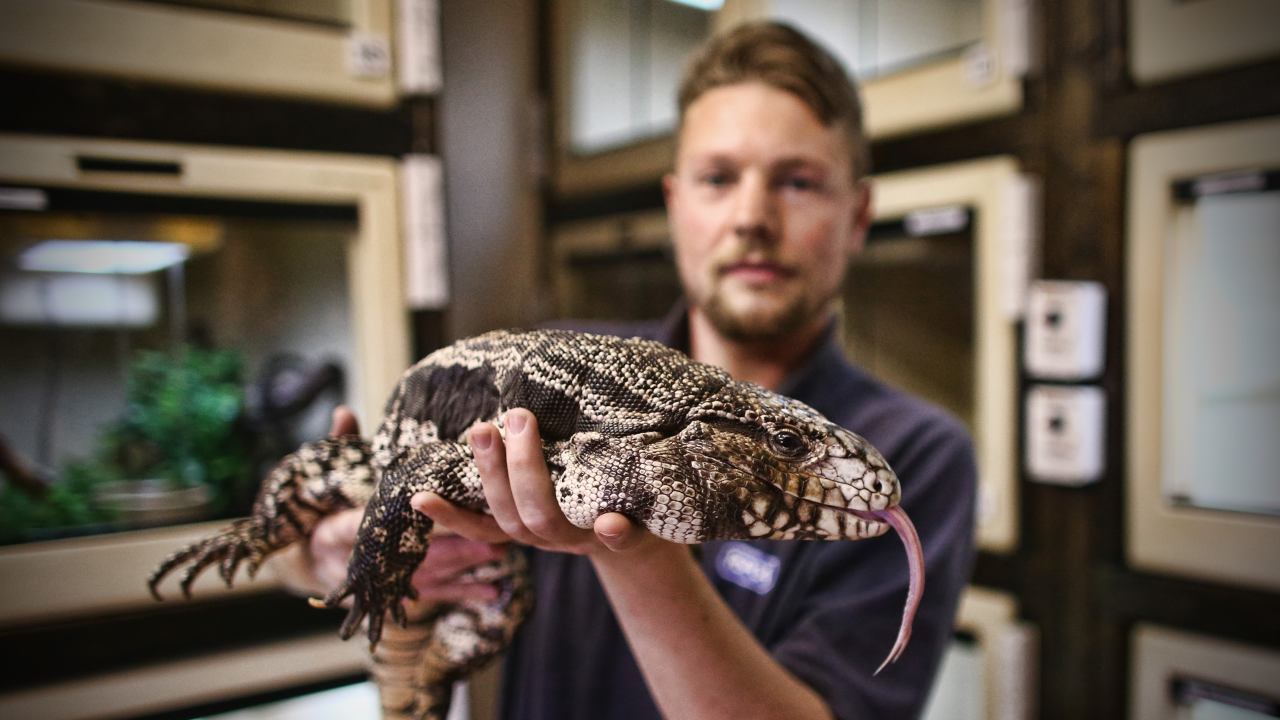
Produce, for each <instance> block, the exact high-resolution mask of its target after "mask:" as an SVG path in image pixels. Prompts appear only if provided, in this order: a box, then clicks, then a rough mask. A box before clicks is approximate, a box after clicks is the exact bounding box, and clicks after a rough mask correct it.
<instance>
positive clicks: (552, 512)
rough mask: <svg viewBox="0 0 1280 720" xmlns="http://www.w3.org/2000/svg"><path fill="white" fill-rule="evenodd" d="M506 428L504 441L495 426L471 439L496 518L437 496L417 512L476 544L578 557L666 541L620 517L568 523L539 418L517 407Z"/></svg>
mask: <svg viewBox="0 0 1280 720" xmlns="http://www.w3.org/2000/svg"><path fill="white" fill-rule="evenodd" d="M506 429H507V437H506V442H505V443H504V442H503V440H502V436H501V435H500V434H499V432H498V429H497V428H496V427H494V425H493V424H491V423H479V424H477V425H475V426H473V427H472V428H471V430H470V434H469V436H468V439H469V441H470V443H471V448H472V450H473V451H474V453H475V459H476V467H478V468H479V470H480V480H481V482H482V483H483V485H484V494H485V499H486V500H487V501H488V503H489V510H490V512H492V513H493V515H492V516H490V515H483V514H480V513H473V512H469V511H466V510H463V509H461V508H459V507H457V506H455V505H453V504H452V503H449V502H448V501H446V500H445V499H444V498H441V497H440V496H439V495H435V494H433V493H419V494H417V495H415V496H414V497H413V500H412V505H413V507H414V509H416V510H418V511H419V512H422V513H425V514H427V515H428V516H430V517H431V518H432V519H434V520H436V521H438V522H441V523H444V524H445V525H448V526H449V527H450V528H452V529H453V530H454V531H455V532H457V533H458V534H460V535H462V536H464V537H467V538H470V539H472V540H480V541H484V542H506V541H513V540H514V541H515V542H519V543H523V544H525V545H531V546H533V547H536V548H541V549H543V550H551V551H556V552H567V553H574V554H577V555H595V554H598V553H601V552H606V551H613V552H623V551H630V550H637V549H640V548H642V547H645V546H649V545H652V544H653V543H661V542H662V541H661V540H660V539H658V538H657V537H655V536H653V535H650V534H649V533H648V532H646V531H645V530H644V529H643V528H641V527H638V526H636V524H635V523H633V522H631V521H630V520H629V519H627V517H626V516H625V515H621V514H619V513H605V514H604V515H601V516H600V517H599V518H597V519H596V521H595V527H594V528H593V529H592V530H583V529H581V528H577V527H574V526H573V525H571V524H569V521H568V519H566V518H565V516H564V513H563V512H562V511H561V510H560V505H559V504H558V503H557V502H556V499H555V494H554V488H553V486H552V483H551V473H550V472H549V471H548V470H547V463H546V460H545V458H544V457H543V454H542V439H541V437H540V436H539V434H538V420H537V418H535V417H534V416H533V413H531V412H529V411H528V410H524V409H519V408H517V409H513V410H511V411H509V412H508V413H507V415H506Z"/></svg>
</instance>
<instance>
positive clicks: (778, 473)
mask: <svg viewBox="0 0 1280 720" xmlns="http://www.w3.org/2000/svg"><path fill="white" fill-rule="evenodd" d="M510 408H527V409H528V410H530V411H531V412H532V413H533V414H534V416H535V417H537V419H538V427H539V428H540V430H541V433H542V440H543V447H544V451H545V456H546V461H547V466H548V468H549V469H550V471H551V475H552V478H553V481H554V483H555V496H556V498H557V500H558V501H559V504H560V507H561V509H562V510H563V511H564V514H565V516H566V517H567V518H568V520H569V521H570V522H571V523H572V524H574V525H575V526H577V527H581V528H591V527H592V524H593V522H594V521H595V519H596V518H597V517H598V516H599V515H601V514H602V513H607V512H619V513H622V514H624V515H626V516H628V517H629V518H631V519H632V520H634V521H635V522H637V523H639V524H640V525H642V526H643V527H645V528H647V529H648V531H649V532H652V533H653V534H655V535H657V536H659V537H661V538H664V539H666V540H670V541H672V542H677V543H700V542H703V541H707V540H718V539H732V538H738V539H751V538H782V539H803V540H842V539H847V540H859V539H863V538H871V537H876V536H879V535H882V534H884V533H885V532H887V531H888V530H889V528H893V529H894V530H896V531H897V532H898V534H899V536H900V537H901V539H902V541H903V544H904V545H905V546H906V548H907V556H908V565H909V568H910V582H909V589H908V592H907V598H906V605H905V608H904V612H903V619H902V624H901V626H900V628H899V632H898V637H897V641H896V642H895V644H894V646H893V648H892V649H891V650H890V652H889V655H888V657H887V658H886V659H885V661H884V663H882V664H881V666H880V667H881V668H883V667H884V665H885V664H888V663H890V662H892V661H894V660H896V659H897V658H898V657H899V656H900V655H901V654H902V652H903V650H904V649H905V648H906V645H907V640H908V638H909V637H910V633H911V623H912V619H913V617H914V615H915V612H916V609H917V607H918V606H919V602H920V595H921V592H922V590H923V586H924V569H923V568H924V560H923V552H922V549H921V547H920V541H919V538H918V536H917V535H916V532H915V528H914V527H913V526H912V524H911V522H910V520H909V519H908V518H907V516H906V514H905V513H904V512H903V511H902V509H901V508H900V507H899V506H898V503H899V500H900V498H901V488H900V486H899V482H898V478H897V476H896V475H895V474H894V472H893V470H892V469H891V468H890V467H889V465H888V463H887V462H885V460H884V458H883V457H882V456H881V454H880V453H879V452H878V451H877V450H876V449H875V448H874V447H872V446H871V444H870V443H868V442H867V441H866V440H864V439H863V438H862V437H860V436H858V435H856V434H855V433H853V432H850V431H849V430H846V429H844V428H842V427H840V426H838V425H835V424H834V423H831V422H830V421H828V420H827V419H826V418H824V417H823V416H821V415H820V414H818V413H817V412H816V411H815V410H813V409H812V408H810V407H808V406H807V405H804V404H802V403H799V402H797V401H795V400H791V399H789V398H786V397H783V396H781V395H778V394H775V393H772V392H769V391H768V390H765V389H764V388H761V387H759V386H757V385H753V384H750V383H745V382H738V381H735V380H733V379H732V378H731V377H730V376H729V374H728V373H727V372H725V371H724V370H721V369H719V368H716V367H712V366H710V365H705V364H702V363H698V362H695V361H693V360H691V359H690V358H688V357H687V356H685V355H684V354H682V353H680V352H678V351H676V350H672V349H670V348H667V347H665V346H663V345H661V344H659V343H656V342H653V341H650V340H641V339H629V340H628V339H621V338H614V337H605V336H598V335H588V334H583V333H575V332H570V331H565V330H534V331H525V332H517V331H497V332H492V333H488V334H485V335H481V336H478V337H475V338H471V339H467V340H462V341H460V342H458V343H456V344H454V345H451V346H449V347H446V348H443V349H441V350H439V351H437V352H435V353H432V354H431V355H429V356H428V357H426V358H425V359H423V360H421V361H420V362H418V363H417V364H416V365H414V366H413V367H411V368H410V369H409V370H408V371H406V372H405V374H404V375H403V376H402V377H401V379H400V381H399V383H398V384H397V385H396V388H395V390H394V391H393V392H392V394H391V398H390V400H389V401H388V403H387V407H386V413H385V417H384V419H383V421H382V424H381V426H380V427H379V429H378V431H377V433H376V434H375V435H374V437H373V440H372V443H368V442H366V441H364V440H362V439H361V438H358V437H340V438H331V439H327V440H322V441H319V442H314V443H309V444H306V445H304V446H303V447H302V448H300V449H299V450H298V451H297V452H295V453H293V454H291V455H289V456H287V457H286V458H285V459H284V460H283V461H281V463H280V464H279V465H278V466H277V467H276V468H275V470H273V471H272V472H271V474H270V475H269V476H268V477H267V479H266V480H265V481H264V483H263V487H262V489H261V491H260V493H259V496H258V499H257V502H256V503H255V505H254V508H253V512H252V514H251V515H250V516H249V517H248V518H247V519H243V520H238V521H236V522H235V523H233V524H232V525H231V526H230V527H228V528H226V529H225V530H224V531H223V532H221V533H219V534H218V535H215V536H213V537H210V538H208V539H206V540H205V541H203V542H200V543H197V544H195V545H192V546H190V547H188V548H185V549H183V550H181V551H178V552H176V553H174V554H173V555H171V556H170V557H169V558H167V559H166V560H165V561H164V562H163V563H162V564H161V565H160V566H159V567H158V568H157V569H156V570H155V572H154V573H152V575H151V578H150V580H149V585H150V587H151V591H152V593H153V594H156V597H159V594H158V590H157V587H158V584H159V582H160V581H161V579H163V578H164V577H165V576H166V575H167V574H169V573H170V572H171V571H173V570H175V569H176V568H177V567H178V566H180V565H183V564H186V565H187V568H186V570H185V572H184V574H183V577H182V580H181V586H182V589H183V591H184V593H188V594H189V592H190V586H191V583H192V582H193V581H194V580H195V578H196V576H197V575H198V574H199V573H200V572H201V571H202V570H204V569H205V568H207V567H209V566H210V565H214V564H217V565H218V566H219V570H220V573H221V575H222V578H223V579H224V580H225V581H226V582H227V583H228V584H230V583H231V582H232V579H233V577H234V575H235V572H236V569H237V567H238V566H239V565H240V564H241V563H242V562H244V563H246V564H247V567H248V571H249V573H250V575H252V574H253V573H254V572H255V571H256V570H257V569H258V568H259V567H260V566H261V564H262V562H263V560H264V559H265V558H266V557H267V556H268V555H270V554H271V553H273V552H275V551H277V550H280V549H282V548H284V547H286V546H288V545H291V544H293V543H296V542H300V541H303V540H305V539H306V538H308V537H309V535H310V533H311V531H312V530H313V529H314V528H315V526H316V524H317V523H318V522H319V521H320V520H321V519H322V518H324V517H325V516H326V515H329V514H331V513H334V512H337V511H338V510H342V509H346V508H350V507H357V506H360V505H365V506H366V507H365V511H364V516H363V519H362V520H361V523H360V529H359V533H358V535H357V539H356V544H355V548H354V550H353V552H352V556H351V560H350V564H349V566H348V574H347V578H346V581H345V582H343V583H342V585H341V586H339V587H338V588H337V589H335V590H334V591H333V592H331V593H329V595H328V596H327V597H325V598H324V599H323V600H316V599H313V601H312V602H313V604H317V605H323V606H329V607H333V606H337V605H339V604H340V603H342V602H343V601H344V600H345V599H346V598H348V597H350V598H351V607H350V609H349V611H348V614H347V616H346V619H345V620H344V622H343V623H342V627H341V629H340V634H341V635H342V637H343V638H344V639H345V638H349V637H351V636H352V635H353V634H355V632H356V630H357V629H358V628H359V626H360V625H361V622H362V621H364V620H365V619H366V618H367V620H368V623H367V625H368V631H367V632H368V637H369V641H370V647H371V651H372V653H373V659H374V665H375V667H374V677H375V680H376V681H377V682H378V685H379V688H380V691H381V695H382V704H383V710H384V713H386V714H387V716H394V717H412V718H431V719H436V718H443V717H444V715H445V713H446V712H447V710H448V706H449V699H450V694H451V687H452V684H453V683H454V682H455V681H456V680H458V679H461V678H463V677H465V676H466V675H467V674H469V673H471V672H472V671H474V670H476V669H478V668H479V667H480V666H481V665H483V664H484V663H485V662H487V661H488V660H490V659H492V658H494V657H495V656H497V655H498V654H500V653H501V652H502V650H503V649H504V648H505V647H506V646H507V645H508V644H509V642H510V640H511V638H512V636H513V635H514V633H515V630H516V629H517V628H518V627H519V624H520V622H521V621H522V620H523V619H524V617H525V615H526V614H527V613H528V612H529V609H530V598H531V593H530V588H529V584H528V579H527V577H526V571H525V566H524V560H523V555H522V554H521V553H520V552H519V551H517V550H514V549H513V550H510V551H509V552H508V554H507V556H506V558H505V559H504V560H501V561H498V562H496V563H492V564H490V565H487V566H482V567H481V568H479V569H477V570H476V571H474V574H475V577H474V578H473V579H476V580H479V581H482V582H493V583H495V584H496V586H497V587H498V589H499V593H498V597H497V599H495V600H492V601H488V602H480V601H473V602H464V603H457V604H447V605H442V606H440V607H438V608H436V609H435V610H434V611H433V612H431V613H430V614H429V615H428V617H426V618H425V619H422V620H420V621H415V622H414V623H412V624H407V623H406V618H405V612H404V608H403V605H402V601H403V600H404V599H405V598H413V597H415V595H416V593H415V591H414V589H413V587H412V585H411V584H410V579H411V576H412V575H413V572H414V570H415V568H416V567H417V566H418V564H419V563H420V562H422V560H423V558H424V556H426V554H427V548H428V546H429V544H430V538H429V533H430V531H431V528H432V521H431V520H430V519H429V518H427V517H425V516H423V515H422V514H420V513H417V512H415V511H414V510H413V509H412V508H411V507H410V504H409V499H410V498H411V497H412V496H413V495H414V494H415V493H418V492H420V491H431V492H435V493H438V494H439V495H441V496H443V497H444V498H445V499H448V500H450V501H452V502H454V503H456V504H458V505H460V506H462V507H465V508H469V509H471V510H476V511H480V512H485V511H487V505H486V503H485V497H484V493H483V490H482V487H481V483H480V477H479V473H478V471H477V469H476V466H475V464H474V462H473V455H472V451H471V448H470V447H469V446H468V443H467V433H466V431H467V429H468V428H469V427H471V425H472V424H474V423H476V422H479V421H492V422H496V423H499V425H500V424H501V422H502V418H503V415H504V413H505V412H506V411H507V410H508V409H510ZM387 615H390V616H391V617H392V619H394V620H395V621H397V624H398V625H399V626H400V627H396V626H394V625H392V626H385V627H386V634H385V637H384V620H385V618H386V616H387ZM380 640H383V642H382V644H381V646H379V641H380ZM877 672H879V670H877Z"/></svg>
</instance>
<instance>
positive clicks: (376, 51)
mask: <svg viewBox="0 0 1280 720" xmlns="http://www.w3.org/2000/svg"><path fill="white" fill-rule="evenodd" d="M347 72H348V73H350V74H351V76H352V77H357V78H366V79H369V80H377V79H380V78H384V77H386V76H387V75H388V74H389V73H390V72H391V43H390V42H388V41H387V38H385V37H383V36H381V35H374V34H372V33H351V35H350V36H348V37H347Z"/></svg>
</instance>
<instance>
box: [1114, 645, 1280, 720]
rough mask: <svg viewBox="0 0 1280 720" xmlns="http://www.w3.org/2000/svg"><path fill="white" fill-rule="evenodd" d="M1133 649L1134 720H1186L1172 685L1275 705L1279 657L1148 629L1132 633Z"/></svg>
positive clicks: (1131, 688) (1271, 652) (1131, 703)
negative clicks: (1194, 683)
mask: <svg viewBox="0 0 1280 720" xmlns="http://www.w3.org/2000/svg"><path fill="white" fill-rule="evenodd" d="M1132 643H1133V648H1132V652H1131V657H1132V660H1131V663H1130V664H1131V666H1130V670H1129V677H1130V686H1129V716H1130V717H1132V718H1134V720H1166V719H1167V718H1181V717H1188V716H1187V715H1185V714H1184V713H1185V710H1180V709H1179V706H1178V704H1177V698H1175V697H1174V694H1173V693H1172V692H1170V689H1171V685H1172V683H1173V682H1174V681H1175V680H1200V681H1204V682H1208V683H1212V684H1215V685H1221V686H1222V687H1224V688H1229V689H1230V690H1231V691H1235V692H1243V693H1249V694H1252V695H1257V696H1261V697H1266V698H1267V699H1269V700H1270V702H1272V703H1280V695H1277V694H1276V691H1277V687H1280V685H1277V682H1278V681H1280V652H1276V651H1274V650H1264V649H1262V648H1259V647H1254V646H1250V645H1245V644H1243V643H1237V642H1229V641H1226V640H1220V639H1217V638H1210V637H1206V636H1203V635H1195V634H1192V633H1187V632H1181V631H1178V630H1172V629H1169V628H1164V627H1160V626H1158V625H1148V624H1140V625H1138V626H1137V627H1136V628H1134V630H1133V634H1132Z"/></svg>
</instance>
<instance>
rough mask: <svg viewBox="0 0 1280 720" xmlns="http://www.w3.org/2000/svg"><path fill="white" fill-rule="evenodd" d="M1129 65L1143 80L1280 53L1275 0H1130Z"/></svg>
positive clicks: (1278, 11) (1148, 81) (1153, 80)
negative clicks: (1181, 0)
mask: <svg viewBox="0 0 1280 720" xmlns="http://www.w3.org/2000/svg"><path fill="white" fill-rule="evenodd" d="M1128 2H1129V69H1130V73H1131V74H1132V75H1133V77H1134V79H1135V80H1136V81H1137V82H1138V83H1139V84H1151V83H1157V82H1162V81H1165V80H1169V79H1171V78H1175V77H1180V76H1184V75H1193V74H1196V73H1200V72H1206V71H1210V70H1217V69H1219V68H1223V67H1227V66H1231V65H1239V64H1243V63H1246V62H1249V61H1252V60H1261V59H1263V58H1266V57H1274V56H1277V55H1280V33H1278V32H1276V25H1277V23H1280V9H1277V8H1276V4H1275V2H1273V1H1272V0H1197V1H1196V2H1178V1H1176V0H1128Z"/></svg>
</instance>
